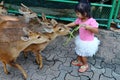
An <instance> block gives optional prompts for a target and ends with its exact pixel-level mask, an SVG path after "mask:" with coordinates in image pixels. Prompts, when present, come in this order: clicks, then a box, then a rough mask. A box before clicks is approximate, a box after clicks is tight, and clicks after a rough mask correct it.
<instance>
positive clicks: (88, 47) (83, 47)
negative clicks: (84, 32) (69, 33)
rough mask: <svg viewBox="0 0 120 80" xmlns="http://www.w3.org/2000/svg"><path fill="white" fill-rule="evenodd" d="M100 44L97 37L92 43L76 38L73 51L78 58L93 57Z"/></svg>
mask: <svg viewBox="0 0 120 80" xmlns="http://www.w3.org/2000/svg"><path fill="white" fill-rule="evenodd" d="M99 44H100V41H99V40H98V38H97V37H94V40H93V41H83V40H80V37H79V36H76V38H75V45H76V47H75V51H76V54H77V55H79V56H83V57H87V56H91V57H92V56H93V55H95V53H96V52H97V50H98V46H99Z"/></svg>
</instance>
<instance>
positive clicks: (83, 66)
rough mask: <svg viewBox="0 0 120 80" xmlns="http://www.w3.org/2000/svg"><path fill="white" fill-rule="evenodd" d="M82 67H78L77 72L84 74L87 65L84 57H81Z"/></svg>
mask: <svg viewBox="0 0 120 80" xmlns="http://www.w3.org/2000/svg"><path fill="white" fill-rule="evenodd" d="M81 60H82V63H83V65H82V66H81V67H80V69H79V72H85V71H86V70H87V69H88V67H89V66H88V63H87V58H86V57H81Z"/></svg>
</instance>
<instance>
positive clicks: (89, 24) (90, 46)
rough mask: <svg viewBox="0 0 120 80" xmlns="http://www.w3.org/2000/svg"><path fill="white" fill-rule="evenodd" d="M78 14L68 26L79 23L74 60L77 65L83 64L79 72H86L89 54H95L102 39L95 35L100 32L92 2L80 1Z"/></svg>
mask: <svg viewBox="0 0 120 80" xmlns="http://www.w3.org/2000/svg"><path fill="white" fill-rule="evenodd" d="M75 12H76V16H77V17H78V18H77V19H76V20H75V21H74V22H72V23H69V24H67V25H66V26H68V27H73V26H76V25H79V35H78V36H77V37H76V38H75V45H76V47H75V51H76V54H77V55H78V57H77V59H76V60H74V61H72V64H73V65H75V66H81V67H80V69H79V70H78V71H79V72H85V71H86V70H87V69H88V68H89V66H88V63H87V58H86V57H88V56H91V57H92V56H93V55H95V53H96V52H97V50H98V45H99V43H100V41H99V40H98V39H97V38H96V37H94V34H95V33H98V23H97V22H96V20H95V19H93V18H92V17H91V15H90V3H89V2H86V3H85V2H84V3H82V2H80V3H78V4H77V5H76V6H75Z"/></svg>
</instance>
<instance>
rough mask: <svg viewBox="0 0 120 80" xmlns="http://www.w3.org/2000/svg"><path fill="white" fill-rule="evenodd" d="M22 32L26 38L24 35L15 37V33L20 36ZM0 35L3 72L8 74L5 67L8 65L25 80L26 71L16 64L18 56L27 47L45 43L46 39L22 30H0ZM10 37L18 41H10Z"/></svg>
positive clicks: (0, 59) (0, 55)
mask: <svg viewBox="0 0 120 80" xmlns="http://www.w3.org/2000/svg"><path fill="white" fill-rule="evenodd" d="M16 30H17V31H16ZM23 31H24V32H25V35H27V37H24V35H22V36H21V35H17V36H16V33H19V34H22V33H23ZM4 33H5V34H4ZM9 33H11V34H9ZM2 34H3V35H2ZM0 35H1V36H0V37H1V38H2V40H1V38H0V61H2V63H3V68H4V72H5V73H6V74H8V73H9V72H8V70H7V68H6V65H7V64H9V65H10V66H12V67H15V68H17V69H19V70H20V71H21V72H22V74H23V76H24V78H25V79H27V73H26V71H25V70H24V69H23V68H22V67H21V66H20V65H19V64H18V63H17V62H16V59H17V57H18V56H19V54H20V52H21V51H22V50H24V49H25V48H26V47H28V46H29V45H31V44H39V43H44V42H47V41H48V39H47V38H46V37H43V36H42V35H41V34H38V33H34V32H31V31H29V30H26V29H24V28H23V30H22V29H21V28H5V29H0ZM10 35H11V36H12V37H14V38H18V39H15V40H13V39H12V40H10V39H9V38H11V37H10ZM3 38H4V39H5V40H6V38H7V39H8V40H9V41H8V40H7V41H5V40H4V39H3Z"/></svg>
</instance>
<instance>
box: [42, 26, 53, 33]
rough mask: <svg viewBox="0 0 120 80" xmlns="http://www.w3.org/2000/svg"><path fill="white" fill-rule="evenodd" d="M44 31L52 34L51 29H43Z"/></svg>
mask: <svg viewBox="0 0 120 80" xmlns="http://www.w3.org/2000/svg"><path fill="white" fill-rule="evenodd" d="M44 30H45V32H48V33H52V32H53V29H52V28H47V27H45V28H44Z"/></svg>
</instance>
